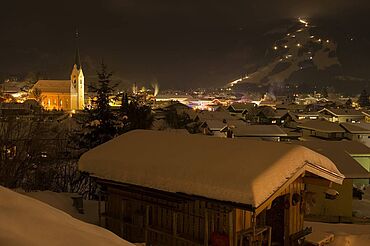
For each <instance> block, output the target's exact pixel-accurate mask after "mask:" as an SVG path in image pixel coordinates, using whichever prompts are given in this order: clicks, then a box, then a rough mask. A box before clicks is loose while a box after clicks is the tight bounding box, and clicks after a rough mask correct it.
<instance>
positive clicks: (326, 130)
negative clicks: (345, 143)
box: [296, 120, 346, 140]
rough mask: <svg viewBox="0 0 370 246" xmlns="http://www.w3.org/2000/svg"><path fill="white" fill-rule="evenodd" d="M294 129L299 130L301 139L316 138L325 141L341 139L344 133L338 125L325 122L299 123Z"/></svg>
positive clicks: (309, 121)
mask: <svg viewBox="0 0 370 246" xmlns="http://www.w3.org/2000/svg"><path fill="white" fill-rule="evenodd" d="M296 128H297V129H299V130H301V132H302V137H303V138H310V137H316V138H322V139H326V140H340V139H343V138H345V132H346V131H345V130H344V129H343V128H342V127H341V126H340V125H339V124H337V123H333V122H330V121H327V120H305V121H299V122H297V126H296Z"/></svg>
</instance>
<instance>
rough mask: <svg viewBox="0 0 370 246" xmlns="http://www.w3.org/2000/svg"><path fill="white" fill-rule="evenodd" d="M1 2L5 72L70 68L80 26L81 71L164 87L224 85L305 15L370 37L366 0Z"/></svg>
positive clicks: (56, 74)
mask: <svg viewBox="0 0 370 246" xmlns="http://www.w3.org/2000/svg"><path fill="white" fill-rule="evenodd" d="M5 2H6V3H4V1H2V3H1V15H0V31H1V35H0V57H1V60H0V75H5V74H11V73H28V72H42V73H43V74H45V75H46V76H48V77H49V78H65V77H68V76H69V72H70V69H71V65H72V61H73V58H74V32H75V29H76V27H78V29H79V32H80V36H81V38H80V50H81V57H82V61H83V64H84V68H85V75H86V77H87V78H88V79H90V80H93V79H94V77H95V70H96V68H97V65H98V64H99V61H101V59H104V61H105V63H107V65H108V66H109V68H110V69H111V70H113V71H114V73H115V78H116V80H117V81H119V80H122V81H124V82H126V83H129V82H130V83H131V82H137V83H139V84H141V83H144V82H146V83H150V82H151V81H153V80H158V82H159V84H160V86H161V87H162V88H188V87H196V86H202V87H208V86H218V85H223V84H225V83H226V82H229V81H230V80H232V79H234V78H235V77H239V76H240V74H241V73H242V72H243V69H244V68H245V67H246V66H248V64H253V62H254V61H257V60H258V59H259V57H260V56H263V54H264V51H265V49H266V48H267V47H269V45H270V43H269V42H270V40H269V38H268V37H267V36H266V32H268V31H269V30H271V29H274V28H277V27H279V26H281V25H284V24H286V22H287V21H288V20H290V19H293V18H297V17H299V16H304V17H308V18H309V19H311V20H315V21H316V22H317V23H320V24H322V25H323V26H324V27H326V28H327V29H328V30H332V31H333V33H335V32H337V33H350V35H357V36H361V37H360V38H363V39H367V40H370V31H369V30H370V28H369V27H368V25H370V15H369V14H368V13H369V11H370V1H368V0H356V1H351V0H309V1H297V0H292V1H284V0H279V1H277V0H272V1H264V0H258V1H247V0H236V1H232V0H228V1H226V0H225V1H220V0H213V1H209V0H196V1H193V0H187V1H182V0H181V1H180V0H85V1H82V0H80V1H78V0H63V1H51V0H34V1H30V0H13V1H5Z"/></svg>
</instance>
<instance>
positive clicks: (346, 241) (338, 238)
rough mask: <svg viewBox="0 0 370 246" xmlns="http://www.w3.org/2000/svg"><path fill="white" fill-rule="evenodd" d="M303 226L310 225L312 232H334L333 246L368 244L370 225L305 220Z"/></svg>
mask: <svg viewBox="0 0 370 246" xmlns="http://www.w3.org/2000/svg"><path fill="white" fill-rule="evenodd" d="M305 226H312V229H313V232H314V233H315V232H318V233H320V234H324V233H327V234H334V242H332V243H330V245H333V246H368V245H370V225H357V224H330V223H320V222H305Z"/></svg>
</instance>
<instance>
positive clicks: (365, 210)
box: [352, 186, 370, 245]
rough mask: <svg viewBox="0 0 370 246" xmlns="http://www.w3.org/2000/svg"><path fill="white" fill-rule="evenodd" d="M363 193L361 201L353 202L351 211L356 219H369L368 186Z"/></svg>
mask: <svg viewBox="0 0 370 246" xmlns="http://www.w3.org/2000/svg"><path fill="white" fill-rule="evenodd" d="M364 192H365V194H364V195H363V196H362V200H353V203H352V209H353V212H354V215H355V216H356V217H357V218H365V219H370V186H368V187H367V189H366V190H365V191H364ZM369 245H370V244H369Z"/></svg>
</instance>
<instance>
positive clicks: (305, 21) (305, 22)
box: [298, 17, 308, 27]
mask: <svg viewBox="0 0 370 246" xmlns="http://www.w3.org/2000/svg"><path fill="white" fill-rule="evenodd" d="M298 21H299V22H300V23H302V24H304V25H305V26H306V27H307V26H308V22H307V20H304V19H302V18H301V17H299V18H298Z"/></svg>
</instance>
